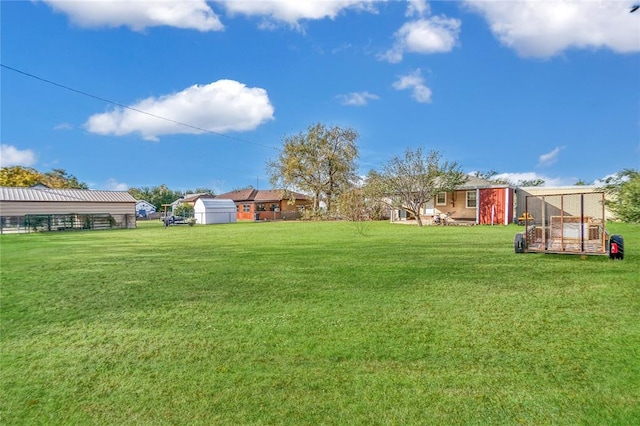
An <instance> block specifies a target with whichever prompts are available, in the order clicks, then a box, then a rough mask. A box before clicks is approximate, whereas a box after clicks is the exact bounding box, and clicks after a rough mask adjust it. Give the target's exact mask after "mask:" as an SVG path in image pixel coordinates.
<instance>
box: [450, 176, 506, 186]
mask: <svg viewBox="0 0 640 426" xmlns="http://www.w3.org/2000/svg"><path fill="white" fill-rule="evenodd" d="M467 178H468V179H467V182H466V183H464V184H462V185H460V186H459V187H458V188H457V189H482V188H508V187H510V185H508V184H502V183H495V182H491V181H488V180H486V179H482V178H479V177H476V176H471V175H469V176H467Z"/></svg>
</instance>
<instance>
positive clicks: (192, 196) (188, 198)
mask: <svg viewBox="0 0 640 426" xmlns="http://www.w3.org/2000/svg"><path fill="white" fill-rule="evenodd" d="M199 198H215V195H213V194H209V193H208V192H199V193H197V194H186V195H185V196H184V197H182V198H181V199H180V200H179V201H180V202H181V203H190V202H192V201H193V202H195V201H197V200H198V199H199Z"/></svg>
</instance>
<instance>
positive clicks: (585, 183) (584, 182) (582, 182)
mask: <svg viewBox="0 0 640 426" xmlns="http://www.w3.org/2000/svg"><path fill="white" fill-rule="evenodd" d="M574 185H575V186H586V185H591V184H590V183H589V182H587V181H586V180H582V179H578V181H577V182H576V183H574Z"/></svg>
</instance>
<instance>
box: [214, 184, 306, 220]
mask: <svg viewBox="0 0 640 426" xmlns="http://www.w3.org/2000/svg"><path fill="white" fill-rule="evenodd" d="M216 199H228V200H233V202H234V203H235V204H236V208H237V218H238V220H295V219H299V218H300V216H301V212H302V211H304V209H308V208H311V206H312V205H313V202H312V200H311V199H309V197H307V196H306V195H304V194H300V193H297V192H291V191H285V190H282V189H252V188H249V189H242V190H239V191H231V192H227V193H224V194H220V195H218V196H217V197H216Z"/></svg>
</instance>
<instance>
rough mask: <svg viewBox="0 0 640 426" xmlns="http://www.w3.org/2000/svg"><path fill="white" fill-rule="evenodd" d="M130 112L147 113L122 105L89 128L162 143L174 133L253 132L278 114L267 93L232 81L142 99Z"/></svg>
mask: <svg viewBox="0 0 640 426" xmlns="http://www.w3.org/2000/svg"><path fill="white" fill-rule="evenodd" d="M130 108H133V109H135V110H138V111H144V112H146V113H147V114H144V113H141V112H138V111H133V110H131V109H125V108H120V107H118V108H115V109H114V110H112V111H109V112H105V113H102V114H95V115H92V116H91V117H89V120H88V121H87V122H86V123H85V127H86V128H87V130H89V131H90V132H93V133H98V134H101V135H109V134H113V135H116V136H122V135H127V134H130V133H135V132H137V133H140V134H141V135H142V137H143V138H144V139H147V140H158V136H161V135H170V134H201V133H205V131H211V132H216V133H226V132H232V131H235V132H241V131H248V130H253V129H255V128H256V127H258V126H259V125H261V124H262V123H264V122H266V121H269V120H272V119H273V111H274V108H273V106H272V105H271V102H270V100H269V96H268V95H267V92H266V90H264V89H261V88H255V87H254V88H252V87H247V86H245V85H244V84H242V83H239V82H237V81H234V80H218V81H216V82H213V83H210V84H207V85H204V86H200V85H194V86H191V87H189V88H187V89H185V90H183V91H181V92H178V93H173V94H170V95H165V96H162V97H160V98H153V97H151V98H147V99H144V100H142V101H140V102H138V103H136V104H134V105H131V106H130ZM150 114H152V115H153V116H152V115H150ZM154 116H155V117H154ZM158 117H162V118H158ZM185 124H186V125H185Z"/></svg>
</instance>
